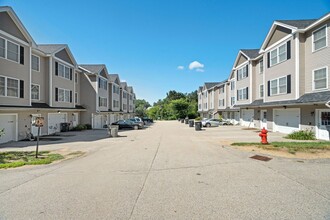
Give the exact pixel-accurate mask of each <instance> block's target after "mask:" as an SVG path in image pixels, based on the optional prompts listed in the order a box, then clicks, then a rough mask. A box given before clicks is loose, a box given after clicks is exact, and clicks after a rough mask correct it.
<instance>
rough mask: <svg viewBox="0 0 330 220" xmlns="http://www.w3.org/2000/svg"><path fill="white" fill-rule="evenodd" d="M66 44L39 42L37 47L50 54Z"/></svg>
mask: <svg viewBox="0 0 330 220" xmlns="http://www.w3.org/2000/svg"><path fill="white" fill-rule="evenodd" d="M66 46H67V45H66V44H39V45H38V46H37V48H38V49H39V50H41V51H42V52H44V53H46V54H52V53H54V52H56V51H58V50H60V49H61V48H64V47H66Z"/></svg>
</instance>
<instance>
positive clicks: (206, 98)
mask: <svg viewBox="0 0 330 220" xmlns="http://www.w3.org/2000/svg"><path fill="white" fill-rule="evenodd" d="M218 84H219V82H206V83H204V85H203V86H200V87H199V89H198V91H197V95H198V113H199V114H200V116H201V117H202V118H211V117H213V115H214V114H216V113H217V106H218V105H217V101H215V99H214V97H215V96H216V97H217V94H215V90H216V86H217V85H218Z"/></svg>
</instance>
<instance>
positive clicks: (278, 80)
mask: <svg viewBox="0 0 330 220" xmlns="http://www.w3.org/2000/svg"><path fill="white" fill-rule="evenodd" d="M282 78H285V87H286V89H285V92H281V93H280V79H282ZM275 80H276V81H277V83H276V88H277V93H276V94H273V92H272V87H271V85H272V81H275ZM269 84H270V88H269V89H270V96H274V95H283V94H287V93H288V89H287V88H288V78H287V76H282V77H279V78H276V79H272V80H270V83H269Z"/></svg>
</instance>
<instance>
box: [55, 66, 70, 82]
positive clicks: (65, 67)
mask: <svg viewBox="0 0 330 220" xmlns="http://www.w3.org/2000/svg"><path fill="white" fill-rule="evenodd" d="M60 65H62V66H63V76H61V75H60V72H59V70H60ZM66 69H69V78H66V77H65V70H66ZM70 69H71V68H70V67H69V66H67V65H65V64H62V63H60V62H58V74H57V76H59V77H61V78H64V79H67V80H70Z"/></svg>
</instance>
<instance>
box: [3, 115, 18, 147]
mask: <svg viewBox="0 0 330 220" xmlns="http://www.w3.org/2000/svg"><path fill="white" fill-rule="evenodd" d="M16 126H17V116H16V115H0V129H1V130H2V129H4V132H5V134H4V135H2V136H1V137H0V143H6V142H9V141H17V134H16Z"/></svg>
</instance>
